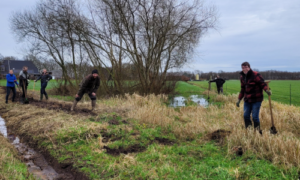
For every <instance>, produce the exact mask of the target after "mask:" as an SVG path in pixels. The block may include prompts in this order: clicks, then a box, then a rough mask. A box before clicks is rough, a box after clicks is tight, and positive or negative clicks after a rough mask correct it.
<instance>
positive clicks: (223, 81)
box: [210, 78, 225, 87]
mask: <svg viewBox="0 0 300 180" xmlns="http://www.w3.org/2000/svg"><path fill="white" fill-rule="evenodd" d="M210 82H216V84H217V87H222V86H223V84H224V83H225V80H224V79H222V78H217V79H215V80H211V81H210Z"/></svg>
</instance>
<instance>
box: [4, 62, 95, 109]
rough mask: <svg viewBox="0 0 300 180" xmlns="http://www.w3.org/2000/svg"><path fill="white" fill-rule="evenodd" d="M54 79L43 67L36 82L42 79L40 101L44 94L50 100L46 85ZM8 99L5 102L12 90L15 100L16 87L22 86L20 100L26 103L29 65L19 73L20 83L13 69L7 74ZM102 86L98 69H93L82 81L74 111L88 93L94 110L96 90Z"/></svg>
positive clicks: (73, 106)
mask: <svg viewBox="0 0 300 180" xmlns="http://www.w3.org/2000/svg"><path fill="white" fill-rule="evenodd" d="M51 79H52V76H51V75H50V74H49V73H48V72H47V70H46V69H43V72H42V73H41V74H40V76H38V78H37V79H36V80H34V82H37V81H38V80H41V91H40V101H42V100H43V96H44V95H45V98H46V99H47V100H48V94H47V92H46V87H47V85H48V82H49V81H50V80H51ZM6 80H7V84H6V90H7V94H6V101H5V103H6V104H7V103H8V97H9V94H10V92H11V91H12V92H13V96H12V102H14V101H15V97H16V87H15V85H17V86H18V88H20V87H21V88H22V96H21V97H20V101H21V102H22V103H23V104H24V103H26V101H28V100H27V87H28V84H29V82H30V75H29V73H28V67H26V66H24V67H23V69H22V71H21V72H20V74H19V83H18V81H17V78H16V76H15V75H14V72H13V70H10V71H9V74H7V75H6ZM99 86H100V78H99V76H98V70H96V69H95V70H93V71H92V74H90V75H88V76H86V77H85V78H84V79H83V80H82V82H81V83H80V88H79V91H78V93H77V94H76V95H75V100H74V102H73V105H72V107H71V110H72V111H73V110H74V109H75V107H76V105H77V103H78V102H79V101H80V100H81V98H82V97H83V95H84V94H85V93H86V94H88V96H89V97H90V99H91V101H92V110H94V109H95V106H96V92H97V90H98V88H99Z"/></svg>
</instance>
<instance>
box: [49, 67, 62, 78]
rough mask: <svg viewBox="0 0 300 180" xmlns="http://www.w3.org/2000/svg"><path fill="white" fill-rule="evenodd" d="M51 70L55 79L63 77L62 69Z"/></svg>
mask: <svg viewBox="0 0 300 180" xmlns="http://www.w3.org/2000/svg"><path fill="white" fill-rule="evenodd" d="M49 72H51V73H52V74H51V75H52V78H53V79H61V78H62V70H61V69H57V70H52V71H49Z"/></svg>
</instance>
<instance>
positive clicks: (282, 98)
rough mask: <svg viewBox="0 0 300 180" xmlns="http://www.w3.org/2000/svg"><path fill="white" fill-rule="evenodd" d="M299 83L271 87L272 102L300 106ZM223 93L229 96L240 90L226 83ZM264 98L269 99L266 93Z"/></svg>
mask: <svg viewBox="0 0 300 180" xmlns="http://www.w3.org/2000/svg"><path fill="white" fill-rule="evenodd" d="M298 83H299V84H295V83H293V84H292V83H290V84H282V85H273V86H271V87H270V89H271V91H272V95H271V98H272V100H274V101H278V102H281V103H284V104H289V105H295V106H300V81H298ZM213 89H216V88H213ZM223 91H224V93H227V94H233V93H239V92H240V88H233V87H232V86H230V85H228V84H226V83H225V84H224V86H223ZM264 97H265V98H267V97H268V96H267V94H266V93H264Z"/></svg>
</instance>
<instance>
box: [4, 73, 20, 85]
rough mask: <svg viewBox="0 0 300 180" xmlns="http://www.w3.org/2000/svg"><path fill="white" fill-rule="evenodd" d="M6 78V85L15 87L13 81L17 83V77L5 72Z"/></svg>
mask: <svg viewBox="0 0 300 180" xmlns="http://www.w3.org/2000/svg"><path fill="white" fill-rule="evenodd" d="M6 80H7V83H6V86H7V87H15V83H16V84H18V82H17V78H16V76H15V75H14V74H7V75H6Z"/></svg>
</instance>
